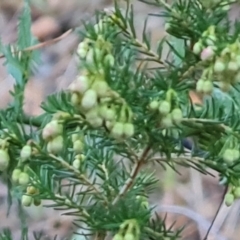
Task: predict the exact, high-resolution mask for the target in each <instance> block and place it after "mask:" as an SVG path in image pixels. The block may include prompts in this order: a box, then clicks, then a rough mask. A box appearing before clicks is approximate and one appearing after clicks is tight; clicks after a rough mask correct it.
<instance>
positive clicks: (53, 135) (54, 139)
mask: <svg viewBox="0 0 240 240" xmlns="http://www.w3.org/2000/svg"><path fill="white" fill-rule="evenodd" d="M62 133H63V124H62V123H61V121H60V120H58V119H53V120H51V121H50V122H49V123H47V124H46V126H45V127H44V128H43V131H42V138H43V139H44V140H45V141H47V151H48V152H49V153H52V154H58V153H59V152H61V151H62V149H63V136H62Z"/></svg>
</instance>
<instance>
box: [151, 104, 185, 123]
mask: <svg viewBox="0 0 240 240" xmlns="http://www.w3.org/2000/svg"><path fill="white" fill-rule="evenodd" d="M149 109H150V110H152V111H158V113H159V114H160V117H161V125H162V127H164V128H170V127H172V126H173V125H174V124H179V123H181V121H182V118H183V113H182V110H181V109H180V108H179V107H175V108H173V107H172V104H171V101H169V100H163V101H158V100H153V101H151V102H150V104H149Z"/></svg>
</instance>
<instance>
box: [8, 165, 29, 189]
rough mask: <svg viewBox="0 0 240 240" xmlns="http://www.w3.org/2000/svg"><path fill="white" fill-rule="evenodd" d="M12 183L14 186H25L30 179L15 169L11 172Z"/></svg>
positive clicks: (18, 169) (24, 173)
mask: <svg viewBox="0 0 240 240" xmlns="http://www.w3.org/2000/svg"><path fill="white" fill-rule="evenodd" d="M12 181H13V182H14V183H16V184H20V185H22V186H26V185H27V184H28V183H29V181H30V178H29V175H28V174H27V173H26V172H25V171H22V170H21V169H20V168H15V169H14V170H13V172H12Z"/></svg>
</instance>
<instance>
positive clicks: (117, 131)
mask: <svg viewBox="0 0 240 240" xmlns="http://www.w3.org/2000/svg"><path fill="white" fill-rule="evenodd" d="M123 131H124V124H123V123H122V122H116V123H115V124H114V125H113V128H112V130H111V135H112V136H113V137H114V138H116V139H121V138H122V136H123Z"/></svg>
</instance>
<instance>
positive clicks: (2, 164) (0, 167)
mask: <svg viewBox="0 0 240 240" xmlns="http://www.w3.org/2000/svg"><path fill="white" fill-rule="evenodd" d="M9 161H10V158H9V155H8V153H7V151H6V150H3V149H0V171H4V170H6V169H7V168H8V165H9Z"/></svg>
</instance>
